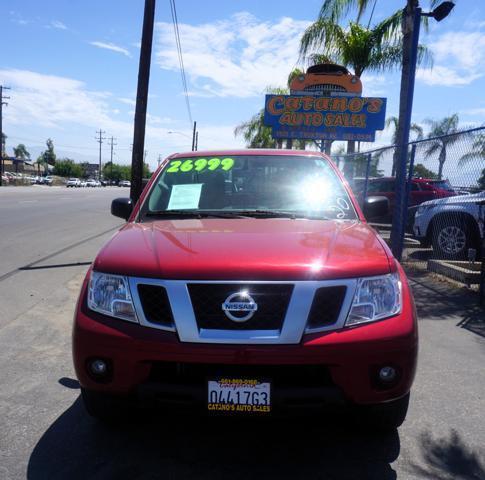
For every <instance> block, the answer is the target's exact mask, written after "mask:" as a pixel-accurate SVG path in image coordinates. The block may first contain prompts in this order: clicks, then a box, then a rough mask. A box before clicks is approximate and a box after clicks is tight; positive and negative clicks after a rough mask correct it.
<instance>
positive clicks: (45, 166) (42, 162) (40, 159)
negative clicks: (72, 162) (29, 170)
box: [36, 153, 48, 175]
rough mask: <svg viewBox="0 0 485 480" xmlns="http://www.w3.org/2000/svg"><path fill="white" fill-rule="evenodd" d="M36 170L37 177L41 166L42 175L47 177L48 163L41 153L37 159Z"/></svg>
mask: <svg viewBox="0 0 485 480" xmlns="http://www.w3.org/2000/svg"><path fill="white" fill-rule="evenodd" d="M36 163H37V169H38V170H39V175H40V167H41V166H42V168H43V169H44V173H45V174H46V175H47V173H48V163H47V162H46V160H45V158H44V154H43V153H41V154H40V155H39V156H38V157H37V161H36Z"/></svg>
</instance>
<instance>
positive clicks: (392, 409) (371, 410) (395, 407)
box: [358, 393, 409, 431]
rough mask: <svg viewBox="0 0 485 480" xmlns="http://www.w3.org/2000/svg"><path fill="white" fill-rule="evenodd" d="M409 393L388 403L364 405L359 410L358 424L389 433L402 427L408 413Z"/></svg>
mask: <svg viewBox="0 0 485 480" xmlns="http://www.w3.org/2000/svg"><path fill="white" fill-rule="evenodd" d="M408 406H409V393H408V394H407V395H406V396H404V397H402V398H399V399H398V400H393V401H391V402H387V403H379V404H375V405H362V406H360V407H359V408H358V415H359V418H358V422H359V423H364V425H365V426H366V427H367V428H372V429H376V430H382V431H389V430H395V429H396V428H398V427H400V426H401V425H402V424H403V422H404V420H405V419H406V415H407V413H408Z"/></svg>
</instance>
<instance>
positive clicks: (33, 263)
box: [0, 224, 124, 282]
mask: <svg viewBox="0 0 485 480" xmlns="http://www.w3.org/2000/svg"><path fill="white" fill-rule="evenodd" d="M123 225H124V224H121V225H117V226H116V227H112V228H109V229H108V230H105V231H104V232H101V233H97V234H96V235H92V236H90V237H88V238H85V239H83V240H80V241H79V242H76V243H73V244H71V245H68V246H67V247H64V248H61V249H60V250H57V252H54V253H51V254H49V255H47V256H45V257H42V258H39V259H38V260H36V261H35V262H31V263H28V264H27V265H23V266H22V267H18V268H16V269H15V270H11V271H10V272H7V273H4V274H3V275H2V276H0V282H2V281H3V280H6V279H7V278H9V277H11V276H12V275H15V274H16V273H20V272H22V271H25V270H30V269H31V267H33V266H34V265H37V264H38V263H41V262H44V261H46V260H49V259H50V258H53V257H56V256H57V255H59V254H61V253H64V252H67V251H68V250H71V249H72V248H75V247H78V246H79V245H82V244H83V243H86V242H89V241H90V240H94V239H95V238H98V237H101V236H103V235H106V234H107V233H109V232H112V231H113V230H119V229H120V228H121V227H122V226H123Z"/></svg>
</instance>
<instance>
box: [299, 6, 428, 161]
mask: <svg viewBox="0 0 485 480" xmlns="http://www.w3.org/2000/svg"><path fill="white" fill-rule="evenodd" d="M435 1H436V0H433V1H432V4H433V3H435ZM407 2H408V4H409V5H408V7H407V8H414V6H415V5H418V1H417V0H407ZM410 6H411V7H410ZM369 7H372V13H371V15H370V18H369V21H368V24H367V26H363V25H362V24H361V23H360V22H361V20H362V16H363V14H364V12H365V11H366V10H367V9H368V8H369ZM374 8H375V1H372V0H324V2H323V5H322V8H321V9H320V14H319V17H318V20H317V21H316V22H315V23H313V24H312V25H310V27H308V29H307V30H306V31H305V33H304V35H303V37H302V39H301V44H300V54H301V55H302V56H303V57H304V58H305V57H306V58H311V57H312V55H313V56H314V55H315V53H312V52H311V50H314V49H319V51H318V52H317V53H320V54H323V55H324V56H326V57H329V58H332V59H333V60H334V61H336V62H338V63H342V64H343V65H345V66H349V67H351V68H352V69H353V70H354V72H355V75H357V76H358V77H360V76H361V75H362V73H363V72H364V71H366V70H371V71H385V70H391V69H393V68H395V67H397V66H399V65H402V68H403V71H404V70H405V69H408V65H407V62H406V61H404V63H403V44H404V41H405V40H406V41H407V40H408V37H407V36H405V35H403V33H404V32H405V29H404V25H402V15H403V10H398V11H396V12H395V13H394V14H393V15H391V16H390V17H388V18H386V19H384V20H383V21H381V22H380V23H378V24H377V25H375V26H373V27H371V26H370V25H371V22H372V15H373V12H374ZM355 9H357V17H356V20H355V22H350V26H349V28H347V29H344V28H342V27H341V26H340V25H339V24H338V22H339V21H341V20H342V19H343V18H345V17H346V16H347V15H348V14H349V13H350V11H352V10H355ZM422 19H423V23H424V24H425V25H427V20H428V19H427V17H424V16H423V17H422ZM401 25H402V27H401ZM400 27H401V28H402V31H400ZM430 58H431V57H430V54H429V52H428V50H427V49H426V47H424V46H422V45H420V46H419V47H418V62H419V63H420V62H422V61H423V60H428V59H430ZM402 100H403V99H402V98H401V104H403V102H402ZM354 150H355V142H348V152H349V153H353V152H354Z"/></svg>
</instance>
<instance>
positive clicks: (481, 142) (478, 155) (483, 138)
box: [458, 133, 485, 167]
mask: <svg viewBox="0 0 485 480" xmlns="http://www.w3.org/2000/svg"><path fill="white" fill-rule="evenodd" d="M477 159H478V160H480V159H481V160H483V159H485V133H481V134H479V135H477V136H476V137H475V139H474V140H473V143H472V148H471V150H470V151H469V152H468V153H465V155H462V157H461V158H460V161H459V162H458V165H459V166H460V167H461V166H463V165H464V164H465V163H469V162H470V161H471V160H477Z"/></svg>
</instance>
